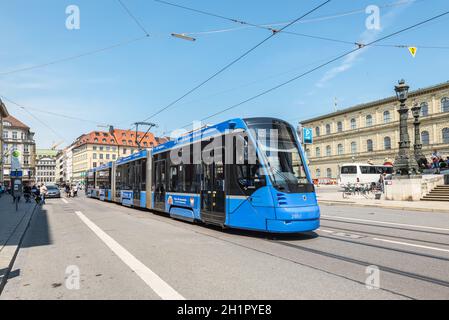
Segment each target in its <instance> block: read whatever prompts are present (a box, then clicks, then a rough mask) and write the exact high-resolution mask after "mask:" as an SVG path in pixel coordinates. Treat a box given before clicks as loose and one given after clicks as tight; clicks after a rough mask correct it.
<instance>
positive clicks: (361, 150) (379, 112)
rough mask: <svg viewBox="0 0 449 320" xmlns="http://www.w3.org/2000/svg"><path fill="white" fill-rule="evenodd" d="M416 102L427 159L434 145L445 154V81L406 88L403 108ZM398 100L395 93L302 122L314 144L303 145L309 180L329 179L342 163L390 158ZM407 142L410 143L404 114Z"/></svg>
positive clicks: (448, 126)
mask: <svg viewBox="0 0 449 320" xmlns="http://www.w3.org/2000/svg"><path fill="white" fill-rule="evenodd" d="M415 103H418V104H419V105H420V106H421V117H420V120H421V142H422V144H423V153H424V155H426V156H427V158H429V159H430V155H431V153H432V151H433V150H434V149H437V150H438V151H439V152H440V153H441V154H442V155H443V156H444V158H445V159H446V157H448V156H449V82H446V83H442V84H439V85H435V86H432V87H428V88H424V89H419V90H416V91H411V92H409V99H408V101H407V106H408V108H409V109H410V108H411V107H412V106H413V105H414V104H415ZM398 107H399V102H398V101H397V98H396V97H389V98H386V99H382V100H378V101H374V102H370V103H366V104H361V105H357V106H354V107H351V108H348V109H343V110H340V111H336V112H333V113H330V114H327V115H323V116H320V117H316V118H313V119H309V120H305V121H302V122H301V124H302V126H303V127H308V128H313V132H314V135H315V137H314V142H313V145H308V146H307V148H306V151H307V155H308V160H309V163H310V170H311V173H312V176H313V178H314V179H320V178H331V179H335V178H337V177H338V174H339V166H341V165H342V164H343V163H351V162H362V163H366V162H368V161H370V162H373V163H374V164H383V163H385V162H392V161H394V159H395V156H396V155H397V153H398V150H399V145H398V143H399V114H398V112H397V109H398ZM408 129H409V135H410V140H411V143H412V146H411V148H412V150H413V142H414V129H413V116H412V114H411V111H410V113H409V123H408Z"/></svg>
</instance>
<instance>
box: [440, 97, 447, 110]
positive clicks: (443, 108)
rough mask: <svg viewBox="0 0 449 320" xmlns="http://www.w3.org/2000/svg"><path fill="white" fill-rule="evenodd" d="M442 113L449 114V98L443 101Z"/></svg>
mask: <svg viewBox="0 0 449 320" xmlns="http://www.w3.org/2000/svg"><path fill="white" fill-rule="evenodd" d="M441 112H449V98H446V97H445V98H443V99H441Z"/></svg>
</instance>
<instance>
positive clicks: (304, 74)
mask: <svg viewBox="0 0 449 320" xmlns="http://www.w3.org/2000/svg"><path fill="white" fill-rule="evenodd" d="M448 14H449V11H446V12H443V13H441V14H439V15H436V16H433V17H431V18H429V19H426V20H424V21H421V22H419V23H416V24H414V25H411V26H409V27H406V28H404V29H401V30H399V31H396V32H393V33H390V34H388V35H386V36H384V37H381V38H379V39H377V40H374V41H371V42H368V43H366V44H364V45H363V46H359V47H357V48H356V49H353V50H351V51H348V52H345V53H343V54H341V55H339V56H337V57H336V58H333V59H331V60H329V61H327V62H325V63H323V64H320V65H318V66H316V67H314V68H312V69H310V70H308V71H306V72H304V73H302V74H300V75H298V76H296V77H294V78H291V79H289V80H287V81H285V82H283V83H280V84H278V85H276V86H274V87H272V88H270V89H267V90H265V91H263V92H261V93H259V94H257V95H254V96H252V97H250V98H248V99H246V100H243V101H241V102H239V103H237V104H234V105H232V106H229V107H227V108H224V109H222V110H220V111H218V112H215V113H213V114H211V115H209V116H207V117H205V118H203V119H201V121H205V120H208V119H210V118H213V117H215V116H217V115H220V114H222V113H224V112H226V111H229V110H231V109H234V108H237V107H239V106H241V105H243V104H246V103H248V102H250V101H253V100H255V99H257V98H259V97H261V96H264V95H266V94H268V93H270V92H273V91H275V90H277V89H279V88H281V87H284V86H286V85H287V84H290V83H292V82H294V81H296V80H298V79H300V78H302V77H304V76H306V75H308V74H310V73H312V72H314V71H316V70H319V69H322V68H324V67H325V66H327V65H329V64H331V63H333V62H335V61H338V60H340V59H342V58H344V57H346V56H348V55H350V54H352V53H354V52H356V51H359V50H362V49H364V48H366V47H369V46H372V45H374V44H376V43H378V42H381V41H383V40H385V39H388V38H391V37H393V36H396V35H398V34H400V33H403V32H406V31H408V30H411V29H414V28H416V27H419V26H421V25H424V24H426V23H428V22H431V21H433V20H436V19H439V18H441V17H443V16H446V15H448ZM188 126H190V124H188V125H185V126H184V127H182V128H186V127H188ZM166 133H167V132H164V134H166Z"/></svg>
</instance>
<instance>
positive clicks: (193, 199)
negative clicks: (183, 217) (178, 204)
mask: <svg viewBox="0 0 449 320" xmlns="http://www.w3.org/2000/svg"><path fill="white" fill-rule="evenodd" d="M190 206H191V207H194V206H195V198H194V197H192V198H190Z"/></svg>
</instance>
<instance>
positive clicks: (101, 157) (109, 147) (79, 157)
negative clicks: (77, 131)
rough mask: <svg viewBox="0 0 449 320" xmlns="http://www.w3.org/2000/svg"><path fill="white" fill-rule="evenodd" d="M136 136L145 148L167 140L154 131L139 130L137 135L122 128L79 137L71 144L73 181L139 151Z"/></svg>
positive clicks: (77, 181)
mask: <svg viewBox="0 0 449 320" xmlns="http://www.w3.org/2000/svg"><path fill="white" fill-rule="evenodd" d="M142 137H143V139H142ZM136 138H137V139H138V140H142V141H141V147H142V148H144V149H146V148H153V147H155V146H157V145H158V144H160V143H161V142H165V140H162V141H161V140H160V139H159V138H156V137H154V135H153V134H152V133H148V134H146V135H145V132H138V133H137V137H136V132H134V131H129V130H121V129H115V130H114V134H113V135H111V134H110V133H109V132H103V131H93V132H90V133H88V134H84V135H82V136H81V137H79V138H78V139H77V140H76V141H75V142H74V143H73V144H72V146H71V147H72V149H71V150H72V153H73V155H72V171H73V173H72V176H71V182H73V183H83V182H84V178H85V174H86V172H87V170H89V169H92V168H95V167H99V166H101V165H103V164H105V163H108V162H110V161H116V160H117V159H119V158H122V157H126V156H129V155H131V154H133V153H135V152H136V151H138V146H137V143H136ZM116 139H117V141H116Z"/></svg>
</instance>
